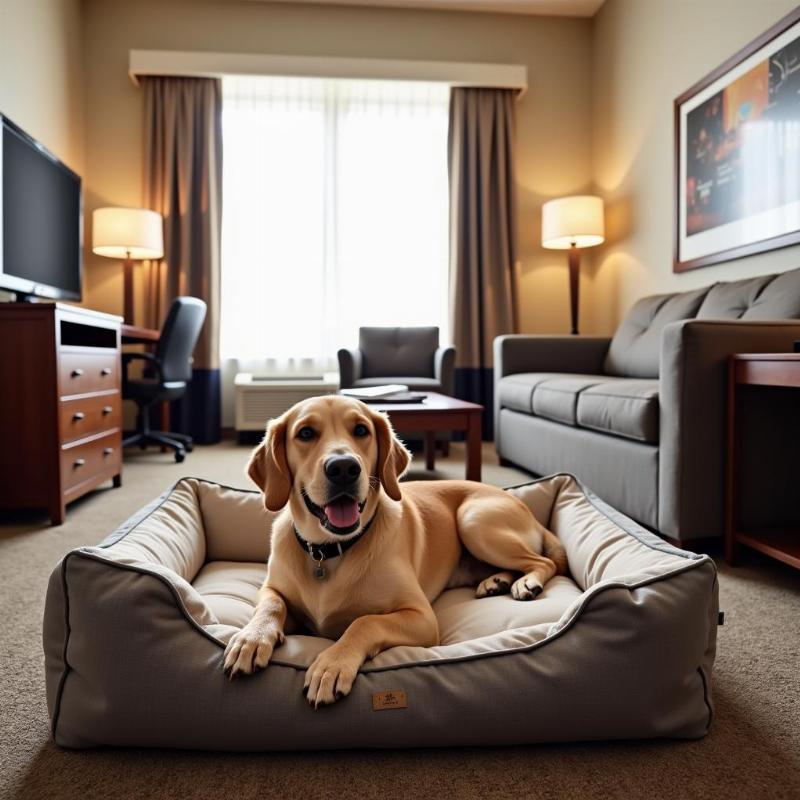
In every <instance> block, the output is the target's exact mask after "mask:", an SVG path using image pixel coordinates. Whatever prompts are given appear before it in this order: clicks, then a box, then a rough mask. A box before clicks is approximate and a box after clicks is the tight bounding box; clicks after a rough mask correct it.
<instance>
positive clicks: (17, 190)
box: [0, 116, 82, 300]
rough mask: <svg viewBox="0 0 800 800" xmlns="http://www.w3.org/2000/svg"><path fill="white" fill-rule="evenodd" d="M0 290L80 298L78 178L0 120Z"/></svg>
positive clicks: (34, 142) (79, 189) (12, 125)
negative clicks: (0, 238) (0, 152)
mask: <svg viewBox="0 0 800 800" xmlns="http://www.w3.org/2000/svg"><path fill="white" fill-rule="evenodd" d="M0 121H1V122H2V158H1V159H0V177H1V178H2V183H1V184H0V191H2V195H0V200H2V202H0V216H1V217H2V240H0V288H3V289H8V290H11V291H15V292H18V293H22V294H30V295H38V296H40V297H51V298H64V299H72V300H80V297H81V271H82V270H81V266H82V263H81V259H82V241H81V239H82V237H81V228H82V214H81V179H80V177H79V176H78V175H76V174H75V173H74V172H72V170H70V169H69V168H68V167H66V166H65V165H64V164H62V163H61V161H59V160H58V159H57V158H56V157H55V156H54V155H52V154H51V153H49V152H48V151H47V150H45V148H44V147H42V146H41V145H40V144H39V143H38V142H36V141H35V140H34V139H33V138H31V137H30V136H28V135H27V134H26V133H25V132H24V131H22V130H21V129H20V128H18V127H17V126H16V125H14V124H13V123H12V122H11V121H10V120H8V119H6V118H5V117H2V116H0Z"/></svg>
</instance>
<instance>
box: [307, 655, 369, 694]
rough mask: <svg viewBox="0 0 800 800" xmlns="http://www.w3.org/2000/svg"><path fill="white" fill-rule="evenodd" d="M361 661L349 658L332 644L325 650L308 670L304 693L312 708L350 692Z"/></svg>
mask: <svg viewBox="0 0 800 800" xmlns="http://www.w3.org/2000/svg"><path fill="white" fill-rule="evenodd" d="M360 666H361V662H360V661H355V660H354V659H353V658H352V657H350V658H348V657H347V656H346V655H345V654H343V653H341V652H340V651H338V650H337V648H336V645H332V646H331V647H329V648H328V649H327V650H323V651H322V652H321V653H320V654H319V655H318V656H317V657H316V658H315V659H314V661H313V663H312V664H311V666H310V667H309V668H308V670H307V671H306V679H305V682H304V684H303V693H304V694H305V695H306V698H307V700H308V702H309V705H311V707H312V708H314V709H317V708H319V707H320V706H329V705H331V704H332V703H335V702H336V701H337V700H339V699H340V698H342V697H346V696H347V695H348V694H350V690H351V689H352V688H353V682H354V681H355V679H356V675H358V668H359V667H360Z"/></svg>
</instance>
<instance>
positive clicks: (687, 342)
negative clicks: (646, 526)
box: [658, 320, 800, 543]
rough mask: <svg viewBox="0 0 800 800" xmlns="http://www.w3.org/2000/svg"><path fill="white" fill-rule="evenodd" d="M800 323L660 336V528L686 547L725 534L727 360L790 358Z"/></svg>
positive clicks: (676, 327)
mask: <svg viewBox="0 0 800 800" xmlns="http://www.w3.org/2000/svg"><path fill="white" fill-rule="evenodd" d="M795 339H800V320H798V321H794V320H776V321H763V322H757V321H746V322H745V321H729V320H681V321H679V322H673V323H671V324H669V325H667V326H666V327H665V328H664V331H663V333H662V335H661V370H660V380H659V403H660V439H659V442H660V444H659V448H660V453H659V470H658V472H659V487H658V498H659V502H658V528H659V531H660V532H661V533H662V534H665V535H666V536H670V537H672V538H674V539H678V540H679V541H680V542H681V543H685V542H687V541H689V540H691V539H706V538H709V537H715V536H721V535H722V533H723V529H724V528H723V526H724V489H725V473H724V469H725V461H726V435H727V389H728V384H727V369H728V366H727V364H728V356H729V355H732V354H734V353H788V352H791V350H792V342H793V341H794V340H795Z"/></svg>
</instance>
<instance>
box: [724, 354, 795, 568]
mask: <svg viewBox="0 0 800 800" xmlns="http://www.w3.org/2000/svg"><path fill="white" fill-rule="evenodd" d="M748 386H761V387H769V386H772V387H782V388H792V389H800V353H740V354H736V355H732V356H730V357H729V358H728V454H727V455H728V457H727V465H726V476H725V558H726V560H727V561H728V563H729V564H734V563H735V562H736V551H737V547H738V545H746V546H747V547H752V548H753V549H754V550H758V551H760V552H762V553H766V554H767V555H768V556H772V557H773V558H777V559H778V560H779V561H783V562H785V563H786V564H790V565H791V566H793V567H797V568H798V569H800V527H799V528H797V529H786V528H778V527H767V528H758V529H749V528H745V527H744V526H743V524H742V523H741V515H740V512H741V503H740V499H741V491H743V489H744V487H743V486H742V485H740V484H741V483H742V481H741V479H740V474H739V467H740V464H741V459H742V425H741V419H740V417H741V403H740V402H739V401H740V398H739V394H740V391H741V388H742V387H748ZM797 409H798V413H799V414H800V393H798V394H797ZM798 456H800V453H798ZM763 468H765V469H767V468H769V465H768V464H764V465H763Z"/></svg>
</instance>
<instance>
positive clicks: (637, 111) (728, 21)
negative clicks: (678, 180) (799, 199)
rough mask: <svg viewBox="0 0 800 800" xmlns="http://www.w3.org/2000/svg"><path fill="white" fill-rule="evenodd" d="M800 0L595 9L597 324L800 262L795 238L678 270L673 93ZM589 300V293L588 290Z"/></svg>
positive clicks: (653, 1) (705, 0) (647, 3)
mask: <svg viewBox="0 0 800 800" xmlns="http://www.w3.org/2000/svg"><path fill="white" fill-rule="evenodd" d="M795 4H796V0H702V1H700V0H606V3H605V5H604V6H603V7H602V8H601V9H600V11H599V13H598V14H597V15H596V17H595V19H594V41H593V45H594V58H593V68H592V74H593V104H594V112H593V173H594V182H595V186H596V189H597V190H598V191H599V192H600V193H602V194H603V195H605V196H606V198H607V201H608V206H607V208H608V211H607V223H608V228H609V235H608V243H607V246H604V247H603V248H598V252H596V253H594V254H593V256H594V258H593V262H594V271H595V279H594V282H593V285H592V288H591V301H590V302H591V312H590V316H591V319H590V320H589V325H590V327H591V328H592V329H594V330H598V331H610V330H613V327H614V325H615V324H616V322H617V320H618V319H619V317H620V316H621V314H623V313H624V312H625V311H626V310H627V308H628V307H629V306H630V305H631V303H633V302H634V301H635V300H636V299H638V298H639V297H642V296H644V295H646V294H651V293H654V292H668V291H679V290H684V289H692V288H695V287H698V286H703V285H705V284H708V283H711V282H713V281H719V280H732V279H736V278H740V277H746V276H750V275H756V274H760V273H761V274H763V273H766V272H773V271H775V272H777V271H780V270H784V269H787V268H789V267H797V266H800V248H798V247H791V248H786V249H784V250H777V251H774V252H772V253H767V254H763V255H759V256H753V257H750V258H746V259H740V260H736V261H731V262H729V263H727V264H722V265H715V266H713V267H707V268H703V269H697V270H692V271H691V272H688V273H682V274H674V273H673V272H672V217H673V203H674V189H673V172H672V170H673V146H674V144H673V123H672V102H673V100H674V99H675V98H676V97H677V96H678V95H680V94H681V93H682V92H684V91H685V90H686V89H688V88H689V87H690V86H692V85H693V84H694V83H695V82H696V81H698V80H700V79H701V78H703V77H704V76H705V75H706V74H708V73H709V72H710V71H711V70H712V69H714V68H715V67H717V66H718V65H719V64H721V63H722V62H723V61H725V60H726V59H727V58H729V57H730V56H732V55H733V54H734V53H735V52H736V51H737V50H739V49H740V48H741V47H743V46H745V45H746V44H748V43H749V42H750V41H752V40H753V39H754V38H755V37H756V36H757V35H758V34H760V33H762V32H763V31H764V30H766V29H767V28H769V27H770V26H771V25H772V24H773V23H775V22H776V21H777V20H778V19H780V18H781V17H782V16H783V15H785V14H787V13H788V12H789V11H790V10H791V9H792V8H793V7H794V6H795ZM587 300H588V298H587Z"/></svg>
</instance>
